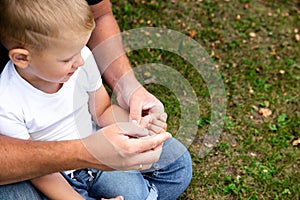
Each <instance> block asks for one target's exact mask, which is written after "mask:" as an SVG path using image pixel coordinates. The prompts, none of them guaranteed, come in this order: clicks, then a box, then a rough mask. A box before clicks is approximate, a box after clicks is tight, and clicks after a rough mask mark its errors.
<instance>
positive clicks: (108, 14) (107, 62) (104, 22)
mask: <svg viewBox="0 0 300 200" xmlns="http://www.w3.org/2000/svg"><path fill="white" fill-rule="evenodd" d="M101 4H102V5H101ZM91 9H92V11H93V13H94V17H95V20H96V24H97V25H96V28H95V30H94V31H93V33H92V35H91V38H90V40H89V42H88V47H89V48H90V49H91V50H92V51H93V53H94V56H95V59H96V61H97V64H98V66H99V68H100V71H101V74H102V77H103V78H104V79H105V82H106V83H107V84H108V85H109V86H110V88H112V89H114V88H115V86H116V84H117V83H118V80H119V79H120V78H121V77H122V76H123V75H124V74H127V73H128V72H130V73H131V76H132V77H133V78H134V75H133V72H132V68H131V66H130V63H129V60H128V58H127V56H126V54H125V53H124V50H123V46H122V40H121V37H120V29H119V26H118V24H117V21H116V19H115V17H114V16H113V13H112V11H111V5H110V2H109V1H108V0H104V1H103V2H102V3H99V5H98V4H97V5H94V6H91Z"/></svg>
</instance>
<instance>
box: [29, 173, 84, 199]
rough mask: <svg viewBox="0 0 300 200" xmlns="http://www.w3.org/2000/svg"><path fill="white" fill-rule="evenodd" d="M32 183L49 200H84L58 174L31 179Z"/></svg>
mask: <svg viewBox="0 0 300 200" xmlns="http://www.w3.org/2000/svg"><path fill="white" fill-rule="evenodd" d="M31 183H32V184H33V185H34V186H35V187H36V188H37V189H38V190H40V191H41V192H42V193H43V194H44V195H45V196H47V197H48V198H49V199H55V200H60V199H61V200H84V198H83V197H82V196H80V194H78V193H77V192H76V191H75V190H74V189H73V188H72V187H71V185H70V184H69V183H68V182H67V180H66V179H65V178H64V177H63V176H62V175H61V174H60V173H58V172H57V173H53V174H49V175H46V176H42V177H39V178H35V179H31Z"/></svg>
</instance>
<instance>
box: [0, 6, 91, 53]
mask: <svg viewBox="0 0 300 200" xmlns="http://www.w3.org/2000/svg"><path fill="white" fill-rule="evenodd" d="M94 27H95V22H94V17H93V14H92V12H91V10H90V8H89V6H88V4H87V3H86V1H85V0H0V38H1V41H2V43H3V44H4V45H5V46H6V48H8V49H10V48H16V47H22V48H33V49H35V50H42V49H44V48H47V47H49V46H50V44H51V41H52V40H53V39H57V38H59V39H68V37H70V34H72V36H74V38H75V39H76V37H81V36H84V35H87V34H89V33H90V32H91V31H92V30H93V28H94ZM8 44H9V45H8Z"/></svg>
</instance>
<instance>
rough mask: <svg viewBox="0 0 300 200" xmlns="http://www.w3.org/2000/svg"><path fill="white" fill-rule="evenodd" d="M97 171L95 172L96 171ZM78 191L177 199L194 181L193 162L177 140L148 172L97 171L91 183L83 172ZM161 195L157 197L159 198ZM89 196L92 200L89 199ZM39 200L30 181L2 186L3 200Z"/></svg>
mask: <svg viewBox="0 0 300 200" xmlns="http://www.w3.org/2000/svg"><path fill="white" fill-rule="evenodd" d="M94 172H95V171H94ZM66 178H67V180H68V181H70V182H72V185H73V186H76V190H77V191H78V192H80V193H81V195H83V196H85V195H86V196H85V198H86V199H88V200H92V199H98V198H99V197H105V198H113V197H116V196H118V195H122V196H124V197H125V200H128V199H129V200H143V199H145V200H153V199H156V198H157V199H158V200H175V199H177V198H178V197H179V196H180V194H181V193H182V192H183V191H184V190H185V189H186V188H187V186H188V185H189V183H190V181H191V178H192V161H191V157H190V154H189V152H188V151H187V149H186V148H185V147H184V146H183V145H182V144H181V143H180V142H178V141H177V140H176V139H173V138H172V139H170V140H168V141H167V142H165V144H164V146H163V153H162V155H161V157H160V159H159V161H158V162H157V163H155V164H154V165H153V167H152V168H151V169H149V170H145V171H142V172H139V171H113V172H101V171H98V176H97V177H96V178H95V179H93V180H91V181H88V180H89V179H90V175H89V174H88V173H86V172H85V171H84V170H82V172H80V173H79V174H78V177H77V179H78V180H77V181H76V182H74V183H73V181H74V180H70V178H69V177H66ZM157 193H158V197H157ZM88 196H89V197H88ZM2 199H3V200H18V199H20V200H22V199H24V200H40V199H41V198H40V197H39V196H38V193H37V192H35V191H34V189H33V187H32V185H31V184H30V183H29V182H21V183H17V184H12V185H5V186H0V200H2Z"/></svg>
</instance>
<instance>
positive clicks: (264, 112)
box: [258, 108, 272, 118]
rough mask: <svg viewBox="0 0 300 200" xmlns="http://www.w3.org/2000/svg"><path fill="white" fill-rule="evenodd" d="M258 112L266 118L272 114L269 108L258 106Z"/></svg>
mask: <svg viewBox="0 0 300 200" xmlns="http://www.w3.org/2000/svg"><path fill="white" fill-rule="evenodd" d="M258 113H259V114H260V115H262V116H264V117H266V118H267V117H269V116H271V115H272V111H271V110H270V109H269V108H260V109H259V110H258Z"/></svg>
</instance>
